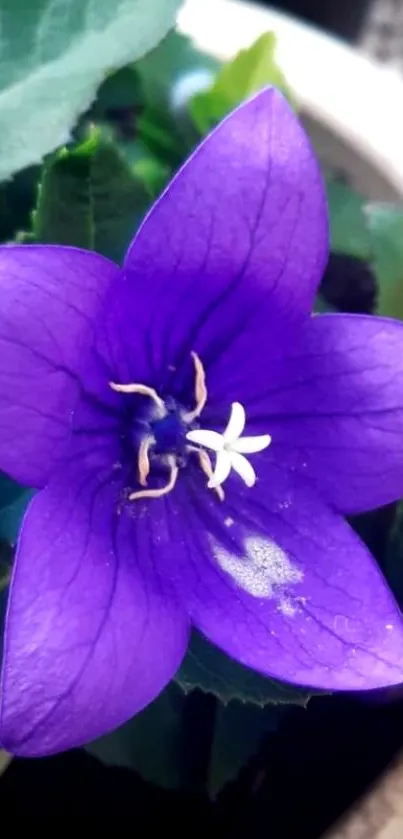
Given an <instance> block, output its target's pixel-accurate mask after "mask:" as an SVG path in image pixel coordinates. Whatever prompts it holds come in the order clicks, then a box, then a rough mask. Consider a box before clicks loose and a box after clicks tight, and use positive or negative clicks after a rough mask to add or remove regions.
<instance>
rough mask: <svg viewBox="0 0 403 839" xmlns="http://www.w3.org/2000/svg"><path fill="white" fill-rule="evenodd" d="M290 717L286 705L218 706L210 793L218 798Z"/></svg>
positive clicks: (238, 704) (211, 761) (235, 704)
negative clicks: (224, 788)
mask: <svg viewBox="0 0 403 839" xmlns="http://www.w3.org/2000/svg"><path fill="white" fill-rule="evenodd" d="M285 713H286V708H285V706H284V705H281V706H280V705H276V706H273V705H271V706H270V707H266V708H260V707H258V706H257V705H251V704H245V703H244V702H242V703H241V702H230V703H229V704H228V705H222V704H219V705H218V706H217V712H216V719H215V728H214V737H213V743H212V748H211V756H210V766H209V774H208V783H207V787H208V792H209V794H210V796H211V797H212V798H215V797H216V796H217V795H218V793H219V792H220V791H221V790H222V788H223V787H224V786H225V784H227V783H228V782H229V781H232V780H235V778H236V777H237V776H238V774H239V773H240V771H241V770H242V769H243V768H244V767H245V766H246V765H247V763H248V762H249V760H250V759H251V758H252V757H253V756H254V755H255V754H256V753H257V751H258V749H259V746H260V744H261V742H262V740H263V739H264V738H265V737H266V736H267V734H268V733H269V732H271V731H275V730H276V729H277V727H278V725H279V723H280V721H281V719H282V718H283V716H284V714H285Z"/></svg>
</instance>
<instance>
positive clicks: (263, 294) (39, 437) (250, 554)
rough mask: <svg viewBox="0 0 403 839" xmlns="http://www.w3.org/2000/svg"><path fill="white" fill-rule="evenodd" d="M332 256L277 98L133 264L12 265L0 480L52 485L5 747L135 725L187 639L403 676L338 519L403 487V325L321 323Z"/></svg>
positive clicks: (18, 574)
mask: <svg viewBox="0 0 403 839" xmlns="http://www.w3.org/2000/svg"><path fill="white" fill-rule="evenodd" d="M327 248H328V231H327V216H326V202H325V195H324V190H323V184H322V180H321V177H320V174H319V171H318V168H317V164H316V162H315V159H314V157H313V155H312V151H311V148H310V146H309V143H308V141H307V139H306V137H305V135H304V133H303V131H302V129H301V127H300V125H299V124H298V122H297V120H296V119H295V117H294V116H293V114H292V112H291V111H290V109H289V107H288V105H287V104H286V103H285V101H284V100H283V99H282V98H281V96H280V95H279V94H277V93H276V92H275V91H273V90H266V91H264V92H262V93H261V94H260V95H258V96H256V97H255V98H254V99H252V100H251V101H250V102H248V103H247V104H246V105H244V106H242V107H241V108H239V109H238V110H237V111H235V113H233V114H232V115H231V116H230V117H229V118H228V119H226V120H225V121H224V122H223V123H222V124H221V125H220V126H219V127H218V128H217V130H216V131H214V132H213V134H212V135H211V136H210V137H209V138H208V139H207V140H206V141H205V142H204V143H203V144H202V145H201V146H200V148H199V149H198V150H197V151H196V152H195V154H194V155H193V156H192V157H191V158H190V160H189V161H188V163H187V164H186V166H185V167H184V168H183V169H182V171H181V172H180V173H179V175H178V176H177V177H176V178H175V179H174V180H173V182H172V184H171V185H170V187H169V188H168V190H167V191H166V192H165V194H164V195H163V197H162V198H161V199H160V201H158V202H157V204H156V205H155V207H154V208H153V210H152V211H151V213H150V214H149V216H148V217H147V219H146V221H145V222H144V224H143V226H142V228H141V230H140V232H139V233H138V235H137V236H136V238H135V240H134V242H133V243H132V244H131V246H130V248H129V250H128V253H127V255H126V259H125V262H124V266H123V268H122V269H120V268H118V267H117V266H115V265H114V264H112V263H111V262H109V261H108V260H106V259H104V258H103V257H101V256H98V255H96V254H94V253H87V252H84V251H80V250H75V249H73V248H65V247H45V246H42V247H41V246H31V247H29V246H21V247H20V246H15V247H12V248H10V247H8V248H3V249H1V253H0V303H1V307H0V342H1V356H0V394H1V400H0V468H1V469H3V470H4V471H6V472H8V473H9V474H10V475H11V476H12V477H14V478H16V479H17V480H19V481H21V482H22V483H24V484H26V485H30V486H34V487H37V488H39V489H40V490H41V491H40V492H39V493H38V494H37V495H36V497H35V498H34V500H33V502H32V503H31V506H30V507H29V510H28V513H27V515H26V518H25V522H24V525H23V528H22V533H21V537H20V542H19V548H18V555H17V559H16V564H15V570H14V577H13V582H12V586H11V593H10V603H9V609H8V616H7V626H6V635H5V644H4V647H5V649H4V664H3V680H2V706H1V741H2V743H3V745H4V746H5V747H6V748H8V749H9V750H11V751H12V752H15V753H17V754H23V755H37V754H44V753H49V752H54V751H57V750H60V749H65V748H68V747H70V746H75V745H78V744H81V743H84V742H85V741H88V740H91V739H93V738H95V737H97V736H98V735H100V734H102V733H103V732H105V731H107V730H109V729H111V728H113V727H114V726H117V725H119V724H120V723H122V722H123V721H125V720H126V719H127V718H128V717H130V716H132V715H133V714H135V713H136V712H137V711H139V710H140V709H141V708H143V707H144V706H145V705H147V703H149V702H151V701H152V699H153V698H154V697H155V696H156V695H157V694H158V693H159V692H160V691H161V690H162V689H163V687H164V686H165V685H166V684H167V682H168V681H169V680H170V679H171V678H172V677H173V675H174V674H175V671H176V670H177V668H178V667H179V665H180V663H181V660H182V658H183V656H184V654H185V651H186V647H187V644H188V638H189V631H190V626H191V625H193V626H195V627H197V629H199V630H200V631H201V632H202V633H204V635H205V636H207V638H208V639H210V640H211V641H212V642H213V643H214V644H216V645H218V646H219V647H221V648H222V649H223V650H224V651H225V652H227V653H228V654H229V655H230V656H232V657H233V658H235V659H237V660H238V661H240V662H242V663H243V664H245V665H247V666H249V667H252V668H256V669H257V670H259V671H260V672H262V673H264V674H268V675H273V676H275V677H277V678H279V679H283V680H286V681H289V682H293V683H296V684H303V685H310V686H313V687H317V688H326V689H329V690H338V689H357V690H361V689H366V688H376V687H378V686H382V685H392V684H396V683H399V682H401V681H403V624H402V621H401V618H400V615H399V612H398V609H397V607H396V605H395V602H394V600H393V598H392V596H391V594H390V592H389V590H388V588H387V586H386V584H385V582H384V580H383V578H382V576H381V574H380V572H379V571H378V569H377V566H376V565H375V562H374V560H373V559H372V557H371V556H370V554H369V553H368V551H367V549H366V548H365V546H364V545H363V544H362V543H361V542H360V540H359V539H358V537H357V536H356V535H355V534H354V532H353V531H352V530H351V529H350V528H349V526H348V525H347V524H346V523H345V521H344V520H343V518H342V516H343V514H353V513H359V512H361V511H363V510H367V509H370V508H373V507H376V506H378V505H381V504H386V503H387V502H390V501H392V500H393V499H396V498H398V497H399V496H400V495H402V493H403V326H402V324H400V323H397V322H394V321H392V320H383V319H376V318H371V317H365V316H352V315H325V316H315V317H312V316H311V311H312V304H313V301H314V297H315V291H316V289H317V286H318V283H319V281H320V279H321V276H322V272H323V270H324V267H325V264H326V257H327ZM244 425H245V432H244ZM256 438H258V439H256ZM256 478H257V479H256Z"/></svg>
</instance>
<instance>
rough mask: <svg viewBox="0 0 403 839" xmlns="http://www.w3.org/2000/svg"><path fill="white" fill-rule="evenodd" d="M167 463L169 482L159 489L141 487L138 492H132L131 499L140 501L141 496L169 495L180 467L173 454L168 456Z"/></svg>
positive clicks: (156, 496) (158, 496)
mask: <svg viewBox="0 0 403 839" xmlns="http://www.w3.org/2000/svg"><path fill="white" fill-rule="evenodd" d="M167 463H168V466H169V470H170V475H169V480H168V483H167V484H165V486H163V487H159V488H158V489H140V490H139V491H138V492H132V493H131V494H130V495H129V501H138V499H139V498H162V496H163V495H168V493H169V492H171V490H173V488H174V486H175V484H176V481H177V480H178V475H179V467H178V466H177V464H176V461H175V458H174V457H172V456H171V455H169V457H167Z"/></svg>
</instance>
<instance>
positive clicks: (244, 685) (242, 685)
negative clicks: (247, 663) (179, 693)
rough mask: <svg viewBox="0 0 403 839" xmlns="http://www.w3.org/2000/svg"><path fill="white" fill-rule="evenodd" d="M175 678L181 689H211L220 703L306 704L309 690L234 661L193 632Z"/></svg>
mask: <svg viewBox="0 0 403 839" xmlns="http://www.w3.org/2000/svg"><path fill="white" fill-rule="evenodd" d="M175 680H176V682H177V683H178V685H180V687H181V688H182V690H183V691H184V692H185V693H189V692H190V691H192V690H194V689H195V688H200V690H202V691H204V692H205V693H212V694H214V696H216V697H217V698H218V699H220V700H221V702H223V703H224V704H226V703H227V702H230V701H231V700H232V699H238V700H240V701H241V702H252V703H254V704H255V705H259V706H262V707H263V706H265V705H270V704H292V705H303V706H306V705H307V704H308V702H309V699H310V698H311V696H312V694H313V692H312V691H311V692H309V691H308V690H306V689H304V688H296V687H293V686H292V685H286V684H283V683H282V682H276V681H274V680H273V679H267V678H265V677H264V676H260V675H259V673H256V672H255V671H254V670H249V668H247V667H243V666H242V665H241V664H238V663H237V662H236V661H234V660H233V659H232V658H229V657H228V656H226V655H225V654H224V653H222V652H221V651H220V650H219V649H218V648H217V647H213V645H212V644H209V643H208V641H206V640H205V639H204V638H203V637H202V636H201V635H199V634H198V633H194V634H193V636H192V640H191V644H190V647H189V650H188V653H187V655H186V658H185V660H184V662H183V664H182V666H181V668H180V670H179V672H178V673H177V676H176V679H175Z"/></svg>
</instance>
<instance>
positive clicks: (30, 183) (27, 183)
mask: <svg viewBox="0 0 403 839" xmlns="http://www.w3.org/2000/svg"><path fill="white" fill-rule="evenodd" d="M39 177H40V167H39V166H30V167H29V168H28V169H24V171H22V172H18V173H17V174H16V175H15V176H14V177H13V178H12V179H11V180H10V181H8V182H7V183H2V184H0V242H11V241H12V240H13V239H14V238H15V236H16V235H17V233H18V231H19V230H22V229H23V228H25V227H27V226H28V224H29V222H30V216H31V213H32V210H33V207H34V206H35V199H36V189H37V183H38V180H39Z"/></svg>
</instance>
